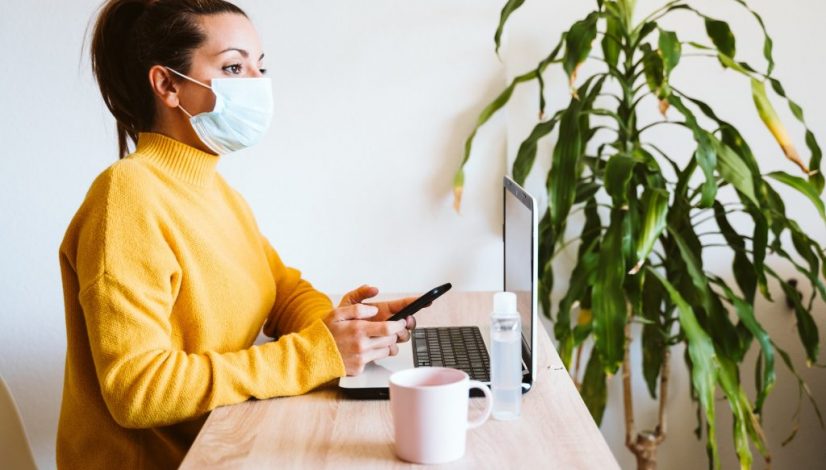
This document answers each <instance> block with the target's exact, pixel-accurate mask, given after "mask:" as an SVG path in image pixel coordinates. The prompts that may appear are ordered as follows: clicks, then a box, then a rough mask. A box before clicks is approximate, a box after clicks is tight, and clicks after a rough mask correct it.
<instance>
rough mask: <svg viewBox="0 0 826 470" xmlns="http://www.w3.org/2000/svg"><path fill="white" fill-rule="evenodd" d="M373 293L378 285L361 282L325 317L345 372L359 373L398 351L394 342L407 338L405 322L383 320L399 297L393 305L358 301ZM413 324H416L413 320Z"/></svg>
mask: <svg viewBox="0 0 826 470" xmlns="http://www.w3.org/2000/svg"><path fill="white" fill-rule="evenodd" d="M370 294H372V295H370ZM376 294H378V289H375V288H369V287H367V286H362V287H360V288H358V289H356V290H355V291H352V292H350V293H348V294H347V295H345V296H344V298H343V299H342V300H341V303H340V304H339V306H338V308H336V309H334V310H333V311H331V312H330V313H329V315H327V317H326V318H325V319H324V324H325V325H327V329H329V330H330V333H331V334H332V335H333V338H334V339H335V341H336V347H338V351H339V353H340V354H341V358H342V360H343V361H344V369H345V371H346V373H347V375H358V374H360V373H361V372H363V371H364V366H366V365H367V364H368V363H370V362H372V361H376V360H379V359H384V358H385V357H387V356H394V355H396V354H398V352H399V348H398V346H396V342H397V341H399V340H401V339H402V338H404V340H405V341H406V340H407V339H410V332H409V331H408V330H407V328H406V326H407V325H408V324H409V323H408V322H406V321H402V320H399V321H392V322H388V321H384V319H386V318H388V317H390V316H391V315H392V314H393V313H389V314H388V313H387V312H392V311H393V310H392V309H393V308H396V307H397V305H396V304H398V303H399V302H400V301H395V302H396V304H394V305H392V306H391V305H379V304H377V305H367V304H362V303H360V300H362V299H365V298H369V297H373V296H375V295H376ZM391 303H392V302H387V303H385V304H391ZM408 303H409V302H408ZM404 305H406V304H404ZM402 307H403V305H402ZM402 307H398V308H399V309H400V308H402ZM412 326H415V322H414V323H413V324H412Z"/></svg>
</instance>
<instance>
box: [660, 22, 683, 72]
mask: <svg viewBox="0 0 826 470" xmlns="http://www.w3.org/2000/svg"><path fill="white" fill-rule="evenodd" d="M659 49H660V54H661V55H662V60H663V66H664V70H665V75H666V77H667V76H668V75H670V74H671V71H672V70H674V68H675V67H677V64H679V63H680V55H681V54H682V46H681V44H680V40H679V39H678V38H677V33H675V32H673V31H666V30H660V41H659Z"/></svg>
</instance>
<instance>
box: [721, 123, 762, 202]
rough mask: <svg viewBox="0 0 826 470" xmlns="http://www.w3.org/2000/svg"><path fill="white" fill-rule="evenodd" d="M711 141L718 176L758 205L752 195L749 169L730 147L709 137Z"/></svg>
mask: <svg viewBox="0 0 826 470" xmlns="http://www.w3.org/2000/svg"><path fill="white" fill-rule="evenodd" d="M711 141H712V144H713V145H714V149H715V151H716V153H717V171H719V172H720V176H722V177H723V179H724V180H726V181H728V182H729V183H731V184H732V186H734V187H735V188H736V189H737V191H740V193H742V194H744V195H745V196H746V197H748V198H749V199H750V200H751V202H753V203H754V204H755V205H759V203H758V202H757V197H756V196H755V194H754V175H752V173H751V170H749V167H748V166H747V165H746V163H745V162H744V161H743V160H742V159H741V158H740V156H739V155H737V153H736V152H734V150H732V148H731V147H729V146H728V145H726V144H724V143H722V142H720V141H719V140H717V139H716V138H714V137H711Z"/></svg>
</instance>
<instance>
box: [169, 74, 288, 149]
mask: <svg viewBox="0 0 826 470" xmlns="http://www.w3.org/2000/svg"><path fill="white" fill-rule="evenodd" d="M167 69H169V71H171V72H173V73H175V74H177V75H179V76H181V77H183V78H185V79H187V80H189V81H191V82H193V83H197V84H198V85H201V86H202V87H205V88H209V89H210V90H212V92H213V93H214V94H215V108H214V109H213V110H212V111H210V112H206V113H200V114H198V115H195V116H193V115H191V114H189V112H187V110H185V109H184V108H183V107H182V106H181V105H180V104H179V105H178V107H179V108H181V111H183V112H184V113H186V115H187V116H189V122H190V123H191V124H192V128H193V129H194V130H195V133H196V134H197V135H198V137H199V138H200V139H201V142H203V143H204V145H206V146H207V147H209V148H210V149H211V150H212V151H213V152H215V153H217V154H218V155H225V154H228V153H232V152H235V151H238V150H241V149H245V148H247V147H250V146H253V145H255V144H256V143H258V141H259V140H260V139H261V137H262V136H263V135H264V133H265V132H266V131H267V129H268V128H269V127H270V121H271V120H272V81H271V80H270V79H269V78H214V79H213V80H212V86H209V85H206V84H204V83H201V82H199V81H198V80H195V79H194V78H191V77H188V76H186V75H184V74H182V73H180V72H178V71H176V70H173V69H170V68H169V67H167Z"/></svg>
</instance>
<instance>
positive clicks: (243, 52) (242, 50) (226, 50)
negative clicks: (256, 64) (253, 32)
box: [215, 47, 264, 60]
mask: <svg viewBox="0 0 826 470" xmlns="http://www.w3.org/2000/svg"><path fill="white" fill-rule="evenodd" d="M232 51H235V52H237V53H239V54H241V56H242V57H243V58H245V59H246V58H247V57H249V56H250V53H249V52H247V51H245V50H244V49H239V48H237V47H229V48H226V49H224V50H223V51H221V52H219V53H217V54H215V55H221V54H223V53H225V52H232ZM263 58H264V53H263V52H262V53H261V57H259V58H258V60H261V59H263Z"/></svg>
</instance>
